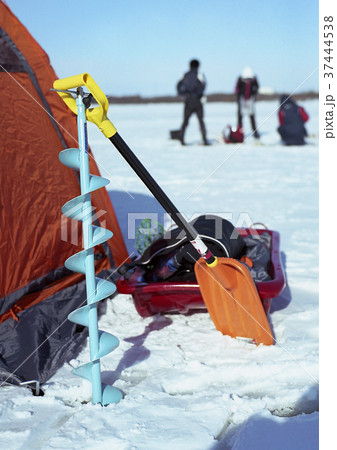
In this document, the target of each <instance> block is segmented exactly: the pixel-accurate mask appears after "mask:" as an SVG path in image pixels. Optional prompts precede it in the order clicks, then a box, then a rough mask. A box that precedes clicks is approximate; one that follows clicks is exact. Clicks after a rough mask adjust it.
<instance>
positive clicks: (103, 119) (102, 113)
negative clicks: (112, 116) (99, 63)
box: [53, 73, 117, 138]
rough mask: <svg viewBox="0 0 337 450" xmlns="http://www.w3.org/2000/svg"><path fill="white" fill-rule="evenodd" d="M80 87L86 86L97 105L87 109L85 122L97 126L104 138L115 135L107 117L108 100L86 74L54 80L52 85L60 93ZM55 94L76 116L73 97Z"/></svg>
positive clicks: (65, 94)
mask: <svg viewBox="0 0 337 450" xmlns="http://www.w3.org/2000/svg"><path fill="white" fill-rule="evenodd" d="M81 86H86V88H87V89H88V90H89V92H91V94H92V95H93V96H94V98H95V100H96V102H97V103H98V105H99V106H96V107H95V108H89V109H87V110H86V117H87V120H89V121H90V122H92V123H94V124H95V125H97V126H98V128H99V129H100V130H101V131H102V133H103V134H104V136H105V137H107V138H110V137H111V136H113V135H114V134H116V133H117V130H116V128H115V127H114V125H113V124H112V123H111V122H110V120H109V119H108V117H107V113H108V108H109V102H108V99H107V98H106V96H105V94H104V92H103V91H102V90H101V88H100V87H99V86H98V85H97V84H96V83H95V81H94V79H93V78H92V77H91V76H90V75H89V74H88V73H81V74H80V75H74V76H73V77H67V78H62V79H61V80H56V81H55V82H54V84H53V87H54V89H59V90H62V91H67V90H68V89H73V88H78V87H81ZM57 93H58V94H59V96H60V97H61V98H62V100H63V101H64V102H65V103H66V105H67V106H68V107H69V108H70V109H71V110H72V112H73V113H75V114H77V105H76V100H75V99H74V97H73V96H72V95H71V94H70V93H67V92H59V91H57Z"/></svg>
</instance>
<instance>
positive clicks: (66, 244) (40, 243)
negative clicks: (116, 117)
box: [0, 1, 128, 384]
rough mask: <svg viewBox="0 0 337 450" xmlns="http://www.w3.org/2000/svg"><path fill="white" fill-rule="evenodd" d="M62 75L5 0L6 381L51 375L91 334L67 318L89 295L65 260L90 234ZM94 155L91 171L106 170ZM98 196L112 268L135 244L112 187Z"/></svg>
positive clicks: (106, 265)
mask: <svg viewBox="0 0 337 450" xmlns="http://www.w3.org/2000/svg"><path fill="white" fill-rule="evenodd" d="M56 79H57V76H56V74H55V72H54V70H53V68H52V67H51V65H50V63H49V58H48V55H47V54H46V53H45V52H44V51H43V49H42V48H41V47H40V46H39V44H38V43H37V42H36V41H35V40H34V38H33V37H32V36H31V35H30V33H29V32H28V31H27V29H26V28H25V27H24V26H23V25H22V24H21V23H20V21H19V20H18V19H17V18H16V17H15V16H14V15H13V13H12V12H11V11H10V9H9V8H8V6H6V5H5V4H4V3H3V2H2V1H0V89H1V93H2V108H1V112H0V116H1V120H0V127H1V137H2V146H1V169H0V170H1V177H0V183H1V186H0V203H1V213H0V214H1V216H0V217H1V239H0V242H1V252H0V258H1V259H0V264H1V270H0V380H1V381H0V384H1V382H4V381H6V382H11V383H15V384H18V383H20V382H26V381H30V380H37V381H38V382H40V383H43V382H45V381H46V380H47V379H48V378H50V376H52V375H53V374H54V373H55V371H56V370H57V369H58V367H60V366H61V365H62V364H63V363H64V361H66V360H68V359H70V358H72V357H73V356H74V354H75V353H76V352H77V351H78V349H79V346H80V344H81V343H82V342H83V341H84V339H85V338H86V336H87V334H86V329H83V327H80V326H78V325H76V324H74V323H72V322H70V321H68V320H67V316H68V314H69V313H70V312H71V311H73V310H74V309H76V308H78V307H79V306H80V305H83V304H84V302H85V301H86V288H85V280H84V277H83V276H82V275H81V274H78V273H73V272H71V271H69V270H68V269H66V268H65V266H64V262H65V260H66V259H67V258H68V257H69V256H71V255H73V254H75V253H77V252H78V251H79V250H81V248H80V246H81V242H82V234H81V229H79V230H78V232H76V239H75V241H76V240H77V242H78V243H79V244H77V245H74V243H73V242H74V239H71V237H72V234H71V231H73V230H71V226H72V224H71V223H70V220H69V221H68V222H65V221H64V218H63V217H61V216H62V214H61V207H62V206H63V204H64V203H66V202H67V201H68V200H70V199H71V198H73V197H76V196H78V195H80V185H79V179H78V175H77V174H76V173H75V172H74V171H73V170H72V169H70V168H67V167H65V166H64V165H63V164H61V163H60V162H59V158H58V155H59V153H60V151H61V150H63V149H65V148H69V147H76V146H77V125H76V118H75V117H74V115H73V114H72V113H71V112H70V111H69V109H68V108H67V106H66V105H65V104H64V103H63V101H62V100H61V99H60V97H59V96H58V95H57V94H56V93H55V92H52V91H50V88H51V87H52V85H53V82H54V81H55V80H56ZM90 155H91V158H90V173H92V174H96V175H99V170H98V167H97V165H96V163H95V160H94V157H93V155H92V154H91V153H90ZM92 204H93V207H94V208H95V211H96V212H97V214H96V220H97V222H98V224H101V226H102V227H104V228H108V229H110V230H111V231H112V232H113V234H114V236H113V238H112V239H110V240H109V241H108V242H107V243H105V244H102V245H100V246H97V247H96V248H95V261H96V273H100V277H104V276H105V277H112V276H113V268H114V267H115V266H118V265H119V264H121V263H122V262H123V261H125V259H126V258H127V257H128V254H127V250H126V247H125V243H124V241H123V237H122V234H121V231H120V228H119V225H118V221H117V218H116V215H115V213H114V209H113V206H112V204H111V201H110V198H109V195H108V193H107V191H106V189H105V188H102V189H100V190H98V191H95V192H94V193H93V194H92ZM79 228H80V227H79ZM76 231H77V230H76ZM73 237H74V236H73ZM72 241H73V242H72Z"/></svg>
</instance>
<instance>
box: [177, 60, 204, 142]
mask: <svg viewBox="0 0 337 450" xmlns="http://www.w3.org/2000/svg"><path fill="white" fill-rule="evenodd" d="M199 65H200V63H199V61H198V60H197V59H192V61H191V62H190V70H189V72H186V73H185V75H184V77H183V78H182V79H181V80H180V81H179V82H178V84H177V91H178V95H180V96H183V97H184V100H185V108H184V120H183V124H182V126H181V129H180V142H181V144H182V145H185V141H184V135H185V130H186V127H187V125H188V122H189V120H190V117H191V115H192V114H193V113H195V114H196V115H197V117H198V121H199V125H200V131H201V135H202V140H203V143H204V145H208V141H207V138H206V127H205V123H204V108H203V105H202V101H201V99H202V96H203V93H204V91H205V88H206V79H205V77H204V75H202V74H200V73H199V72H198V69H199Z"/></svg>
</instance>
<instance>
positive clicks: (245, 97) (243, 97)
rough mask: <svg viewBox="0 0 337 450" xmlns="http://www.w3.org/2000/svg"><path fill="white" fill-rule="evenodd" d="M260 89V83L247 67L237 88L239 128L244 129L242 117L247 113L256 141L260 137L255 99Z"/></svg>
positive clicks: (238, 80) (240, 77) (239, 79)
mask: <svg viewBox="0 0 337 450" xmlns="http://www.w3.org/2000/svg"><path fill="white" fill-rule="evenodd" d="M258 89H259V83H258V81H257V78H256V76H255V75H254V73H253V71H252V69H251V68H250V67H246V68H245V69H244V70H243V72H242V74H241V75H240V76H239V78H238V79H237V82H236V86H235V93H236V95H237V104H238V126H237V128H238V129H239V128H242V116H243V114H244V113H246V114H247V115H248V116H249V118H250V123H251V126H252V130H253V135H254V137H255V138H256V139H258V138H259V137H260V135H259V132H258V131H257V127H256V121H255V99H256V95H257V92H258Z"/></svg>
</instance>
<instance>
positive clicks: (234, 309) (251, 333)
mask: <svg viewBox="0 0 337 450" xmlns="http://www.w3.org/2000/svg"><path fill="white" fill-rule="evenodd" d="M194 270H195V274H196V277H197V280H198V283H199V287H200V291H201V295H202V297H203V300H204V302H205V305H206V307H207V310H208V312H209V314H210V316H211V318H212V320H213V322H214V325H215V327H216V329H217V330H219V331H221V333H223V334H227V335H229V336H232V337H235V338H246V339H249V340H251V341H252V342H254V343H256V344H265V345H272V344H273V343H274V339H273V335H272V332H271V330H270V326H269V323H268V319H267V316H266V313H265V311H264V309H263V306H262V302H261V299H260V296H259V293H258V291H257V289H256V286H255V283H254V281H253V279H252V277H251V274H250V272H249V270H248V268H247V267H246V266H245V265H244V264H242V263H240V262H239V261H237V260H236V259H231V258H218V263H217V264H216V266H214V267H209V266H207V264H206V262H205V260H204V259H203V258H200V259H199V260H198V261H197V262H196V264H195V268H194Z"/></svg>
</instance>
